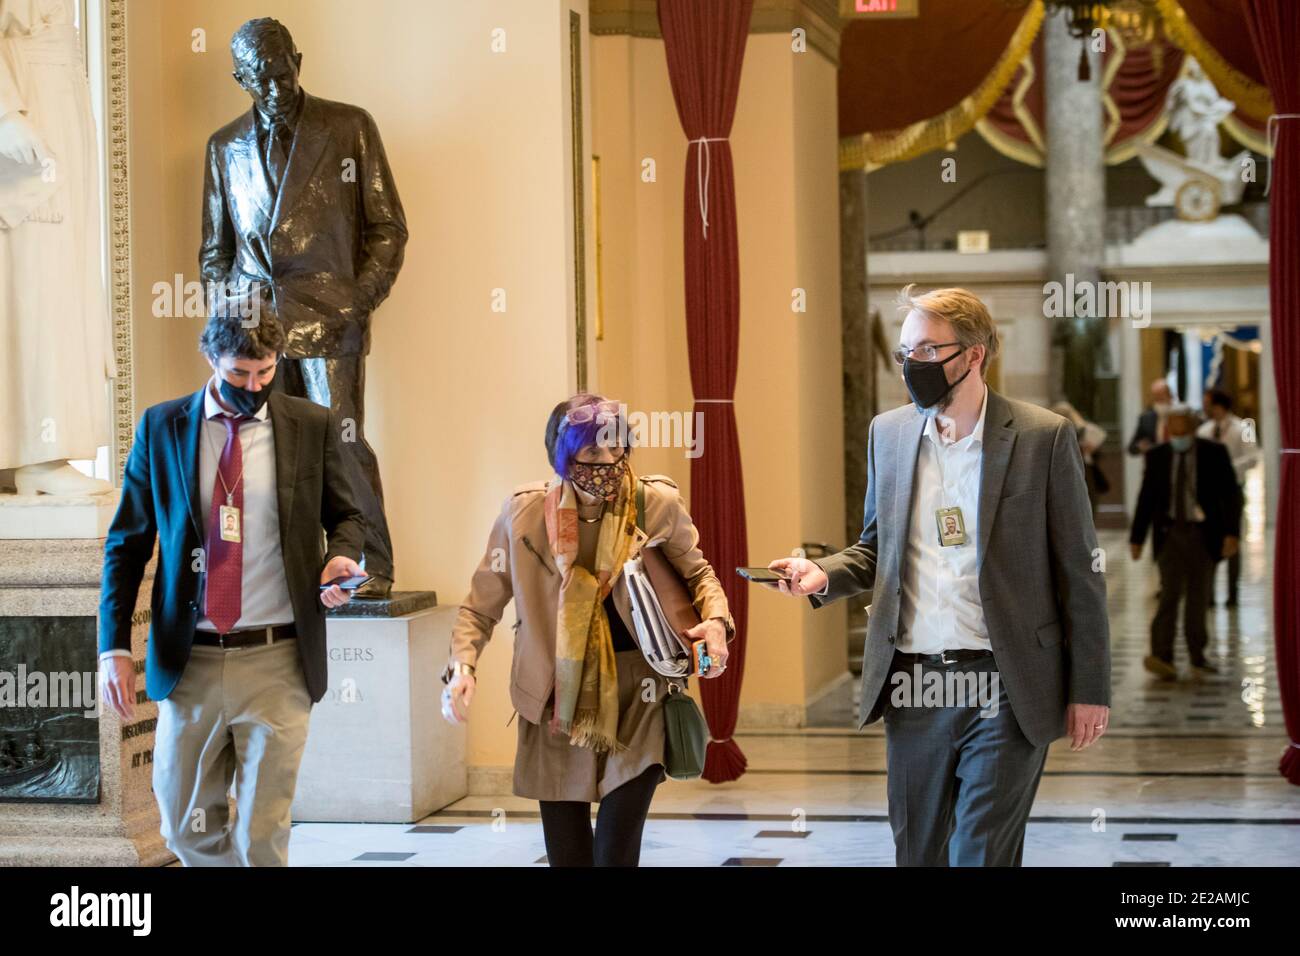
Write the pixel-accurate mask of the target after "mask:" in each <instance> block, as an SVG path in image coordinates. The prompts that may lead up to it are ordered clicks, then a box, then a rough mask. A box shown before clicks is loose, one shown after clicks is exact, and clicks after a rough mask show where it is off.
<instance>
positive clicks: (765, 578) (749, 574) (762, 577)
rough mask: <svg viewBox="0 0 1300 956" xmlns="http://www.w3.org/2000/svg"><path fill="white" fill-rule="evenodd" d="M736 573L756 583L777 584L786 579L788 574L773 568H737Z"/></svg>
mask: <svg viewBox="0 0 1300 956" xmlns="http://www.w3.org/2000/svg"><path fill="white" fill-rule="evenodd" d="M736 573H737V574H739V575H740V576H741V577H742V578H744V579H745V580H746V581H753V582H754V583H755V584H777V583H779V582H781V581H784V580H786V576H785V575H784V574H781V573H780V572H779V571H773V570H772V569H771V568H736Z"/></svg>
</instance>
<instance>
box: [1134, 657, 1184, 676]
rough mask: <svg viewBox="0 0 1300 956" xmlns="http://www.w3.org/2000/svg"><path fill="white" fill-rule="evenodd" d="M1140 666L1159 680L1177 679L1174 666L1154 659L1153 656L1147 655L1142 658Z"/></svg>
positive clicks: (1159, 659)
mask: <svg viewBox="0 0 1300 956" xmlns="http://www.w3.org/2000/svg"><path fill="white" fill-rule="evenodd" d="M1142 666H1143V667H1145V668H1146V669H1147V670H1149V671H1150V672H1151V673H1153V674H1155V675H1156V676H1157V677H1159V678H1160V679H1161V680H1177V679H1178V671H1176V670H1174V665H1173V664H1171V663H1169V662H1168V661H1166V660H1162V659H1161V658H1159V657H1156V656H1155V655H1154V654H1148V655H1147V656H1146V657H1145V658H1143V660H1142Z"/></svg>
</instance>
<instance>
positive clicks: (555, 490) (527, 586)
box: [443, 394, 735, 866]
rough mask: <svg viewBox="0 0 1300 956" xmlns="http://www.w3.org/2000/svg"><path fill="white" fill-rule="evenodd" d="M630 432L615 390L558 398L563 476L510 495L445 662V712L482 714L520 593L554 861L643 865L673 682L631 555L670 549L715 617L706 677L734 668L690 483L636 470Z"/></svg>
mask: <svg viewBox="0 0 1300 956" xmlns="http://www.w3.org/2000/svg"><path fill="white" fill-rule="evenodd" d="M611 436H616V437H611ZM630 439H631V436H630V433H629V432H628V430H627V422H626V418H625V417H624V415H623V413H622V410H621V406H620V405H619V404H618V403H617V402H612V401H608V400H606V399H604V398H602V397H601V396H599V395H588V394H579V395H575V396H573V397H572V398H570V399H567V400H566V401H563V402H560V404H558V405H556V406H555V408H554V409H553V410H552V412H551V416H550V419H549V420H548V421H547V423H546V455H547V458H548V459H549V460H550V462H551V467H552V468H554V469H555V475H554V477H552V478H551V479H550V481H535V482H532V483H531V484H526V485H521V486H520V487H518V488H516V489H515V492H514V494H513V495H511V496H510V497H509V498H507V499H506V501H505V505H504V506H503V507H502V509H501V514H500V515H499V516H498V517H497V520H496V523H495V524H494V525H493V526H492V533H491V535H490V536H489V537H488V543H487V549H486V550H485V552H484V554H483V560H482V561H481V562H480V563H479V566H478V569H477V570H476V571H475V572H474V577H473V580H472V581H471V582H470V592H469V596H468V597H466V598H465V601H464V603H462V604H461V606H460V613H459V615H458V617H457V618H456V623H455V625H454V626H453V628H452V636H451V662H450V664H449V665H448V667H447V668H446V670H445V671H444V672H443V681H444V682H445V683H447V690H446V691H444V694H443V698H444V702H443V716H444V717H446V718H447V720H449V721H451V722H452V723H460V722H462V721H464V720H466V719H468V717H469V706H470V702H471V700H472V699H473V696H474V691H475V687H476V677H475V672H474V671H475V666H476V665H477V663H478V659H479V655H480V654H481V653H482V651H483V648H484V646H485V645H486V644H487V642H488V640H489V639H490V638H491V637H492V631H493V629H494V628H495V627H496V625H497V623H498V622H499V621H500V620H501V615H502V613H503V612H504V611H505V606H506V604H508V603H509V602H510V600H511V598H513V599H514V602H515V615H516V617H517V618H518V624H516V625H515V627H516V630H515V638H514V664H513V666H512V667H511V669H510V675H511V677H510V700H511V702H512V703H513V704H514V707H515V711H516V713H517V714H518V716H519V718H520V720H519V743H518V747H517V749H516V751H515V774H514V792H515V794H516V795H517V796H521V797H528V798H530V799H533V800H537V801H538V802H539V803H540V804H541V814H542V834H543V837H544V838H545V840H546V859H547V862H548V863H549V864H550V865H551V866H592V865H595V866H636V865H637V863H638V862H639V861H640V856H641V833H642V830H643V828H644V827H645V820H646V815H647V814H648V813H649V811H650V800H651V798H652V797H653V796H654V791H655V788H656V787H657V786H658V785H659V783H660V782H661V781H662V780H663V779H664V766H663V765H664V733H665V724H664V717H663V700H664V698H665V696H666V693H667V681H666V679H665V678H663V677H661V676H659V675H658V674H656V673H655V671H653V670H652V669H651V668H650V665H649V664H648V663H647V662H646V659H645V657H644V656H643V655H642V653H641V650H640V645H639V644H638V643H637V639H636V636H635V633H636V632H635V629H634V627H635V625H634V624H633V620H632V610H631V602H630V598H629V597H628V590H627V582H626V579H625V578H624V577H623V564H624V562H626V561H627V560H629V559H630V558H633V557H635V556H636V555H637V554H638V553H640V550H641V549H642V548H643V547H648V546H659V547H661V548H662V552H663V555H664V557H666V558H667V559H668V560H669V561H670V562H671V563H672V565H673V567H674V568H676V569H677V572H678V573H679V574H680V575H681V576H682V578H683V579H684V580H685V581H686V582H687V586H688V587H689V588H690V589H691V593H692V597H693V600H694V604H695V607H696V609H697V610H698V611H699V612H700V618H701V623H700V624H697V625H696V626H695V627H693V628H692V629H691V630H689V631H687V634H688V635H689V636H690V637H692V638H693V639H695V640H700V639H704V640H705V641H706V642H707V646H708V653H709V656H710V657H712V658H713V660H714V662H715V664H714V666H712V667H710V669H709V671H708V673H707V674H705V675H704V676H705V677H706V678H710V677H717V676H718V675H719V674H721V673H722V672H723V670H724V669H725V668H726V661H727V653H728V652H727V640H728V638H729V637H730V636H732V635H734V633H735V626H734V625H733V624H732V620H731V614H730V611H729V610H728V608H727V598H726V595H725V594H723V591H722V585H721V584H719V583H718V578H717V576H716V575H715V574H714V573H713V568H712V567H710V566H709V563H708V562H707V561H706V560H704V555H703V554H702V553H701V552H700V547H699V539H700V536H699V533H698V532H697V531H696V530H695V524H694V522H692V521H691V516H690V515H689V514H687V513H686V507H685V505H684V504H683V503H682V498H681V495H680V494H679V493H678V491H677V486H676V485H675V484H674V483H673V482H672V480H671V479H669V478H666V477H664V476H663V475H646V476H645V477H643V478H640V479H638V478H637V476H636V475H635V474H634V473H633V471H632V468H631V466H630V462H629V458H630V456H631V440H630ZM638 481H640V482H642V483H643V486H644V489H643V490H644V503H645V515H644V516H643V517H641V518H639V519H638V516H637V514H636V509H637V494H636V488H637V482H638ZM642 529H644V530H642ZM651 685H653V688H654V692H653V693H652V694H647V691H648V690H649V689H650V687H651ZM647 697H649V699H648V700H647ZM597 801H598V802H599V803H600V810H599V812H598V813H597V816H596V831H595V834H594V837H593V834H592V827H591V804H592V803H595V802H597Z"/></svg>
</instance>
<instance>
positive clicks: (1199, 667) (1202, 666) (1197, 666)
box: [1192, 661, 1219, 677]
mask: <svg viewBox="0 0 1300 956" xmlns="http://www.w3.org/2000/svg"><path fill="white" fill-rule="evenodd" d="M1192 673H1193V674H1195V675H1197V676H1198V677H1199V676H1202V675H1205V674H1217V673H1219V669H1218V668H1217V667H1215V666H1214V665H1213V664H1211V663H1210V662H1209V661H1199V662H1197V663H1194V664H1193V665H1192Z"/></svg>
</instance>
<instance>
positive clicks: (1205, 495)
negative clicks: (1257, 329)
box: [1129, 405, 1241, 680]
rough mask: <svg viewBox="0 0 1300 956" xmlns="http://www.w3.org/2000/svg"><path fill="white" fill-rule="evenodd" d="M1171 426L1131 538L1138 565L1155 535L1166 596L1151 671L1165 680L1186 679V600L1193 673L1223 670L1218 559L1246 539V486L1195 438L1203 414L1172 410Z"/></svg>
mask: <svg viewBox="0 0 1300 956" xmlns="http://www.w3.org/2000/svg"><path fill="white" fill-rule="evenodd" d="M1168 424H1169V441H1167V442H1163V443H1161V444H1159V445H1156V446H1155V447H1154V448H1152V449H1151V450H1150V451H1149V452H1147V456H1146V470H1145V471H1144V472H1143V474H1142V488H1141V490H1140V491H1139V492H1138V501H1137V508H1136V510H1135V511H1134V513H1133V528H1132V530H1131V532H1130V533H1129V547H1130V550H1131V551H1132V554H1133V560H1134V561H1136V560H1137V559H1138V558H1140V557H1141V556H1142V545H1143V543H1144V542H1145V541H1146V537H1147V531H1148V529H1150V530H1151V532H1152V548H1153V550H1154V551H1155V558H1156V564H1157V566H1158V567H1159V569H1160V596H1159V598H1158V603H1157V607H1156V616H1155V618H1154V619H1153V620H1152V622H1151V653H1150V654H1149V655H1147V658H1146V660H1145V661H1144V665H1145V666H1146V669H1147V670H1148V671H1150V672H1151V673H1152V674H1155V675H1156V676H1157V677H1159V678H1160V679H1161V680H1175V679H1176V678H1177V677H1178V672H1177V670H1175V669H1174V635H1175V632H1176V631H1177V630H1178V605H1179V603H1180V602H1183V603H1184V609H1183V632H1184V635H1185V637H1186V639H1187V654H1188V657H1189V658H1190V659H1191V665H1192V670H1193V672H1194V673H1196V674H1202V673H1216V672H1217V668H1215V667H1214V665H1213V664H1211V663H1210V662H1209V661H1208V660H1207V659H1206V657H1205V645H1206V644H1207V643H1208V641H1209V635H1208V634H1207V632H1206V627H1205V607H1206V597H1207V593H1208V588H1209V583H1210V572H1211V570H1212V569H1213V567H1214V562H1215V561H1218V560H1219V559H1220V558H1221V557H1231V556H1232V555H1233V554H1235V553H1236V551H1237V543H1238V536H1239V535H1240V533H1241V488H1240V487H1239V486H1238V485H1237V475H1236V473H1235V472H1234V471H1233V470H1232V461H1231V460H1230V459H1229V458H1228V452H1227V450H1226V449H1225V448H1224V446H1223V445H1220V444H1217V443H1215V442H1213V441H1210V440H1209V439H1207V438H1197V437H1196V436H1195V434H1194V433H1193V432H1194V429H1195V428H1196V414H1195V412H1193V411H1192V409H1191V407H1190V406H1187V405H1179V406H1176V407H1175V408H1173V409H1171V410H1170V412H1169V417H1168Z"/></svg>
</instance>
